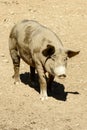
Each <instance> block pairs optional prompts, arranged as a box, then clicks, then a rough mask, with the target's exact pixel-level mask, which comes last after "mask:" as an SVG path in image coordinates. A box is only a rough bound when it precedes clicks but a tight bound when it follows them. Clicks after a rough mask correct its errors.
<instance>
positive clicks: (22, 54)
mask: <svg viewBox="0 0 87 130" xmlns="http://www.w3.org/2000/svg"><path fill="white" fill-rule="evenodd" d="M19 55H20V57H21V58H22V59H23V60H24V61H25V62H26V63H27V64H28V65H30V66H33V67H34V66H35V64H34V61H33V59H32V56H31V54H30V52H29V51H27V50H23V49H22V50H21V51H19Z"/></svg>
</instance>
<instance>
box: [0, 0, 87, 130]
mask: <svg viewBox="0 0 87 130" xmlns="http://www.w3.org/2000/svg"><path fill="white" fill-rule="evenodd" d="M23 19H33V20H36V21H39V22H40V23H41V24H43V25H45V26H47V27H49V28H51V29H52V30H53V31H54V32H56V34H57V35H58V36H59V37H60V39H61V40H62V42H63V44H64V46H65V47H67V48H70V49H73V50H80V54H79V55H78V56H76V57H74V58H72V59H70V60H69V61H68V68H67V78H66V79H65V80H56V81H57V82H58V83H60V84H58V83H56V82H54V83H53V85H52V90H53V93H52V94H51V95H49V97H48V100H46V101H44V102H42V101H40V99H39V96H40V95H39V91H38V90H39V89H38V87H36V88H35V86H34V87H31V86H30V84H29V66H28V65H26V64H25V63H24V62H23V61H21V68H20V78H21V84H19V85H17V86H15V85H14V81H13V79H12V75H13V65H12V61H11V58H10V55H9V50H8V37H9V33H10V30H11V28H12V27H13V25H14V24H15V23H17V22H18V21H21V20H23ZM54 84H56V85H54ZM0 130H87V1H86V0H0Z"/></svg>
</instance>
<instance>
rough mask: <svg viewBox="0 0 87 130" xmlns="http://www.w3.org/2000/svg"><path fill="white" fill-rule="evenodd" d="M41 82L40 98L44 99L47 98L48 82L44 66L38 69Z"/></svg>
mask: <svg viewBox="0 0 87 130" xmlns="http://www.w3.org/2000/svg"><path fill="white" fill-rule="evenodd" d="M37 72H38V75H39V83H40V99H41V100H42V101H43V100H45V99H47V82H46V78H45V73H44V70H43V68H38V69H37Z"/></svg>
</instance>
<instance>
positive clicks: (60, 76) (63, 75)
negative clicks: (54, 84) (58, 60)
mask: <svg viewBox="0 0 87 130" xmlns="http://www.w3.org/2000/svg"><path fill="white" fill-rule="evenodd" d="M58 78H59V79H65V78H66V75H65V74H61V75H58Z"/></svg>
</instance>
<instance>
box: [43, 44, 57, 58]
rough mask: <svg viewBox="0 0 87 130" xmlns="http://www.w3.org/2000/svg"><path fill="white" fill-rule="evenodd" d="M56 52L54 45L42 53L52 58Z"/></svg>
mask: <svg viewBox="0 0 87 130" xmlns="http://www.w3.org/2000/svg"><path fill="white" fill-rule="evenodd" d="M54 52H55V47H54V46H52V45H47V48H46V49H44V50H43V51H42V54H43V55H44V56H46V57H50V56H51V55H52V54H54Z"/></svg>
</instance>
